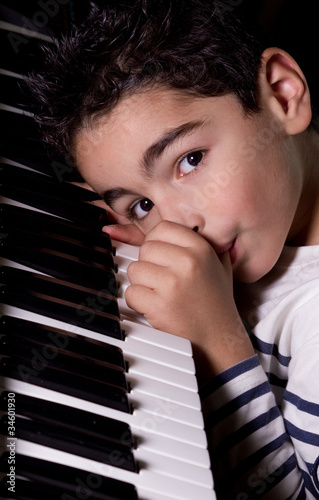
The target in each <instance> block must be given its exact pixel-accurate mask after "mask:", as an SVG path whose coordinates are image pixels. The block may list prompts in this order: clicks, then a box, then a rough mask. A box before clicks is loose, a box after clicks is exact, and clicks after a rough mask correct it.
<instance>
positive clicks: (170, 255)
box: [139, 241, 188, 268]
mask: <svg viewBox="0 0 319 500" xmlns="http://www.w3.org/2000/svg"><path fill="white" fill-rule="evenodd" d="M187 255H188V254H187V251H185V247H180V246H178V245H175V244H172V243H167V242H166V241H146V242H144V243H143V245H142V246H141V248H140V252H139V261H140V262H142V261H147V262H152V263H153V264H157V265H159V266H163V268H167V267H171V268H174V267H175V266H177V265H181V260H184V259H187Z"/></svg>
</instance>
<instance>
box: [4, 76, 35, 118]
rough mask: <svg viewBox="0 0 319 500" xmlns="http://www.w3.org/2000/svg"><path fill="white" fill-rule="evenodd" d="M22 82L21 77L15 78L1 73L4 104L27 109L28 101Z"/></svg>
mask: <svg viewBox="0 0 319 500" xmlns="http://www.w3.org/2000/svg"><path fill="white" fill-rule="evenodd" d="M21 82H22V80H21V79H20V78H13V77H12V76H8V75H4V74H0V88H1V94H0V101H1V103H2V104H6V105H8V106H14V107H16V108H19V109H24V110H26V109H27V107H28V103H27V100H26V96H25V95H24V93H23V92H22V91H21V87H20V84H21Z"/></svg>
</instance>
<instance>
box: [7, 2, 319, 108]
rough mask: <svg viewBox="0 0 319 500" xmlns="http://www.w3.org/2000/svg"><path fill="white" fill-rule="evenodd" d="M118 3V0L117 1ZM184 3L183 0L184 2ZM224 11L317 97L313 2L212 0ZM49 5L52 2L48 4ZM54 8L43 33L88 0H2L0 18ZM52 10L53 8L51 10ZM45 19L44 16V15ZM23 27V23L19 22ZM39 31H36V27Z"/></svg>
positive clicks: (74, 17)
mask: <svg viewBox="0 0 319 500" xmlns="http://www.w3.org/2000/svg"><path fill="white" fill-rule="evenodd" d="M100 1H101V0H100ZM119 1H120V0H119ZM186 1H187V0H186ZM216 1H217V2H218V3H219V4H222V5H223V6H224V7H225V9H232V10H235V11H236V10H238V11H239V12H241V13H243V14H244V15H245V17H246V18H247V20H248V21H249V22H250V23H253V24H254V25H255V26H256V27H257V29H258V30H262V31H263V32H264V33H265V34H267V35H269V36H270V37H271V45H276V46H280V47H281V48H283V49H285V50H287V51H288V52H290V54H291V55H292V56H293V57H294V58H295V59H296V60H297V61H298V63H299V65H300V66H301V68H302V70H303V71H304V73H305V75H306V77H307V80H308V83H309V86H310V90H311V92H312V94H313V98H314V99H315V98H316V95H317V94H318V92H317V88H318V84H319V70H318V64H317V59H318V46H319V35H318V22H317V8H316V6H317V2H314V1H313V0H303V1H302V2H301V1H300V0H216ZM51 2H52V3H51ZM50 3H51V5H53V6H54V5H55V6H58V9H56V10H58V12H57V13H56V14H55V15H54V16H47V18H48V23H47V25H46V26H45V27H44V28H43V31H45V30H49V31H53V32H54V33H55V34H58V33H59V32H61V31H65V30H67V29H70V28H71V27H72V25H74V24H76V23H77V22H79V21H81V19H82V18H83V17H84V16H85V13H86V11H87V8H88V4H89V1H88V0H61V4H60V2H59V0H2V1H1V2H0V18H2V19H4V20H5V21H10V19H8V15H9V16H10V17H12V16H13V17H12V22H15V23H16V24H19V21H20V22H21V18H22V17H23V18H24V19H25V18H28V19H30V22H31V23H32V22H33V21H32V19H34V16H37V15H38V16H39V19H40V20H41V19H42V18H41V14H39V12H41V11H42V12H43V5H47V6H48V5H49V4H50ZM53 8H54V7H53ZM42 16H43V14H42ZM44 16H45V14H44ZM23 22H24V24H25V20H24V21H23ZM38 30H40V28H38Z"/></svg>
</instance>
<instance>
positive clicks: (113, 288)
mask: <svg viewBox="0 0 319 500" xmlns="http://www.w3.org/2000/svg"><path fill="white" fill-rule="evenodd" d="M12 240H13V241H12ZM0 255H1V256H2V257H5V258H6V259H10V260H13V261H14V262H17V263H19V264H22V265H24V266H26V267H30V268H32V269H35V270H37V271H40V272H41V273H44V274H48V275H50V276H54V277H55V278H58V279H61V280H64V281H69V282H71V283H75V284H76V285H80V286H84V287H89V288H92V289H95V290H103V291H104V292H105V293H109V294H111V295H116V293H117V290H118V285H117V282H116V277H115V274H114V271H113V269H111V268H107V269H105V266H101V265H100V264H96V263H90V265H89V264H86V263H84V262H81V261H79V260H76V259H75V258H74V257H73V256H71V255H67V254H61V253H60V252H54V251H50V250H49V249H46V248H44V247H39V248H32V247H31V246H28V245H25V246H23V242H20V243H19V242H16V241H14V239H13V238H12V239H11V237H10V234H9V235H7V236H6V237H5V238H3V239H2V241H1V242H0Z"/></svg>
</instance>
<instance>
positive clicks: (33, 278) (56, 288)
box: [0, 266, 120, 318]
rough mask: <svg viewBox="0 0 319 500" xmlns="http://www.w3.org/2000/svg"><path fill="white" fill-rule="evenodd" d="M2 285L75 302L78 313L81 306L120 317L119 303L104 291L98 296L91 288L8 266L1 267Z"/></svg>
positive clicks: (0, 278)
mask: <svg viewBox="0 0 319 500" xmlns="http://www.w3.org/2000/svg"><path fill="white" fill-rule="evenodd" d="M0 283H2V284H4V285H11V286H13V287H16V288H17V289H18V288H19V289H21V288H24V289H26V290H32V291H33V292H39V293H41V294H44V295H48V296H49V297H55V298H57V299H61V300H66V301H68V302H73V303H74V304H75V308H76V311H80V310H81V309H80V308H81V306H86V307H91V308H93V309H95V310H97V311H101V312H105V313H107V314H111V315H112V316H117V317H118V318H119V317H120V312H119V307H118V303H117V301H116V299H115V297H114V295H110V294H107V293H103V292H102V290H101V291H100V292H99V293H98V294H97V293H96V291H94V290H91V289H89V288H85V287H80V286H76V285H74V286H69V283H67V282H64V281H62V280H57V279H56V278H51V277H49V276H45V275H43V274H38V273H31V272H29V271H23V270H22V269H16V268H13V267H8V266H0Z"/></svg>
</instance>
